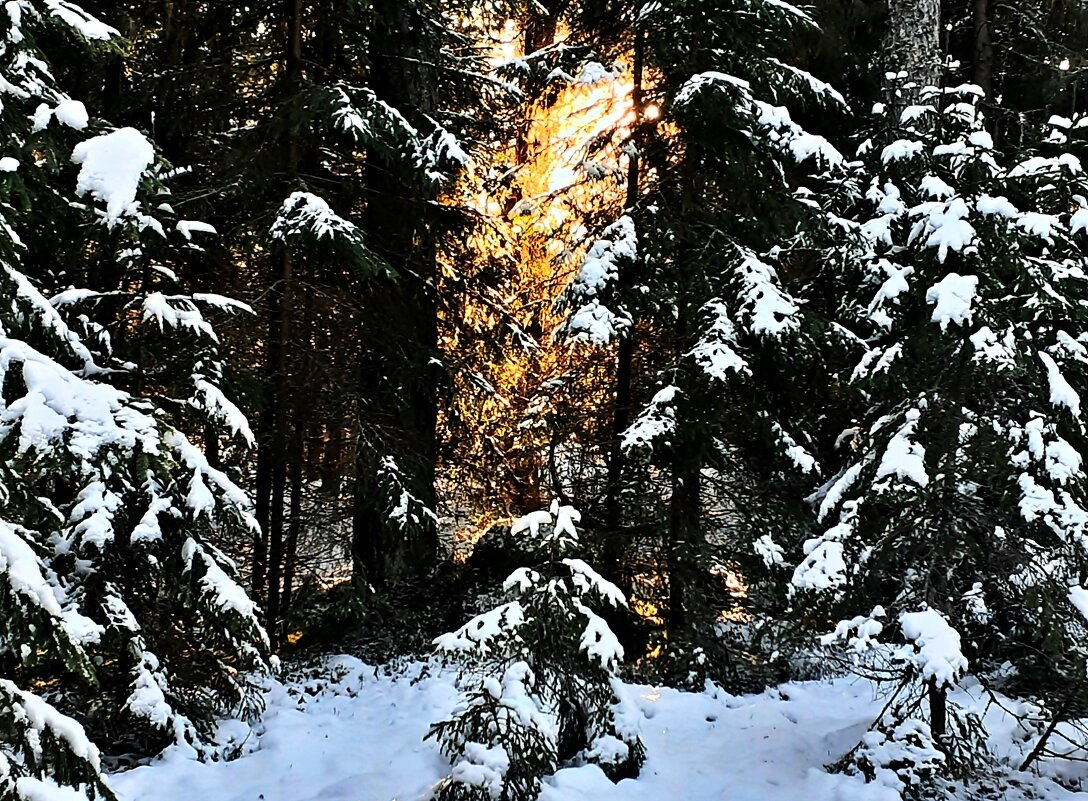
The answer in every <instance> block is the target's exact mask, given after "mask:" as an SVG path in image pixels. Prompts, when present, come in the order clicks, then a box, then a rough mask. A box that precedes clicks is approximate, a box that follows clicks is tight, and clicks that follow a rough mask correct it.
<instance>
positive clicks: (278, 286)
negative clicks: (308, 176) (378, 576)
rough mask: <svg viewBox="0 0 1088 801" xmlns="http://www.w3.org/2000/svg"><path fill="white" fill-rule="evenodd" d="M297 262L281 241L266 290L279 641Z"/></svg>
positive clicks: (294, 13)
mask: <svg viewBox="0 0 1088 801" xmlns="http://www.w3.org/2000/svg"><path fill="white" fill-rule="evenodd" d="M284 16H285V20H284V22H285V24H284V29H285V33H286V43H285V47H284V53H283V59H284V73H283V94H284V96H285V97H286V98H287V99H288V102H287V108H288V110H289V113H290V112H291V111H292V110H293V109H294V103H293V102H292V101H293V100H294V98H295V96H296V95H297V94H298V92H299V91H301V88H302V87H301V79H302V0H285V2H284ZM287 125H288V134H287V139H286V141H285V142H284V144H283V148H284V149H283V166H284V175H285V177H286V178H287V182H288V184H287V186H286V187H285V188H286V189H288V190H291V189H293V188H294V179H295V176H296V175H297V173H298V165H299V161H300V147H299V141H298V133H297V131H298V129H299V121H298V120H297V119H295V118H294V116H293V114H292V116H290V117H289V118H288V120H287ZM294 283H295V266H294V258H293V257H292V255H291V251H290V249H289V248H288V247H287V245H286V244H285V245H284V246H283V252H282V253H281V255H280V262H279V271H278V275H277V276H276V280H275V281H274V282H273V291H272V292H271V293H270V305H269V313H270V321H269V323H270V324H269V332H268V341H269V365H270V366H271V367H272V370H271V372H270V374H269V377H270V378H271V392H270V395H271V399H272V402H271V412H272V413H271V418H272V431H271V438H270V440H271V441H270V442H269V443H268V447H269V448H270V449H271V482H270V483H271V488H270V498H269V502H270V510H269V514H268V571H267V580H268V602H267V607H266V609H265V625H266V626H267V628H268V630H269V631H271V632H273V635H272V636H273V639H274V640H275V639H277V635H276V632H277V631H278V627H279V616H280V589H281V588H280V578H281V576H282V573H283V522H284V514H283V512H284V509H283V504H284V501H285V490H286V484H287V450H288V447H289V445H288V443H289V441H290V439H289V426H288V420H287V403H288V400H287V382H288V380H289V376H290V366H289V365H288V350H289V344H290V341H291V323H292V319H291V318H292V312H293V309H294V301H295V299H294Z"/></svg>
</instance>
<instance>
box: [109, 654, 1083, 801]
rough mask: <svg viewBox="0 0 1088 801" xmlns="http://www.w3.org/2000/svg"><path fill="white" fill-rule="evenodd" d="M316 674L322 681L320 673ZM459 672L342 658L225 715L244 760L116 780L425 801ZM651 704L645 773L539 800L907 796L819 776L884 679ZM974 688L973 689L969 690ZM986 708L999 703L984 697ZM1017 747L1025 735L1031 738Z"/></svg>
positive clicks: (1010, 749)
mask: <svg viewBox="0 0 1088 801" xmlns="http://www.w3.org/2000/svg"><path fill="white" fill-rule="evenodd" d="M315 676H318V677H319V678H315ZM455 679H456V676H455V674H454V673H453V672H452V671H450V670H447V669H441V668H437V667H434V666H426V665H423V664H420V663H413V664H410V665H407V666H405V667H403V668H401V669H400V670H399V671H397V672H388V671H383V670H375V669H374V668H373V667H370V666H367V665H365V664H363V663H362V662H360V661H359V660H357V659H355V658H353V657H347V656H340V657H334V658H332V659H330V660H329V661H328V663H327V664H326V666H325V667H324V668H323V669H321V670H318V671H316V672H309V673H308V674H305V675H301V676H296V677H295V678H290V677H289V678H286V679H285V680H284V681H283V682H282V683H280V682H276V683H272V684H271V685H270V686H269V687H268V689H267V695H268V708H267V711H266V713H265V715H264V717H263V719H262V720H261V721H260V722H259V723H257V724H255V725H253V726H249V725H246V724H244V723H241V722H239V721H226V722H224V723H223V724H222V726H221V730H220V741H221V743H222V745H223V747H224V749H225V750H226V751H233V752H234V753H237V754H240V757H239V758H237V759H234V760H231V761H220V762H204V763H202V762H199V761H196V759H195V758H194V755H193V754H192V753H191V752H187V751H186V750H184V749H181V748H178V747H174V748H172V749H170V750H168V751H167V752H166V753H164V754H163V755H162V756H161V757H160V758H159V759H157V760H155V761H154V762H153V763H152V764H150V765H147V766H143V767H138V768H135V769H132V770H129V771H127V772H124V773H118V774H115V775H113V776H112V777H111V782H110V783H111V785H112V786H113V788H114V789H115V791H116V792H117V793H118V795H119V797H120V799H121V801H151V800H152V799H154V801H192V800H193V799H197V800H198V801H422V800H423V799H427V798H429V797H430V795H431V793H432V791H433V788H434V787H435V785H436V784H437V783H438V782H439V781H440V780H441V778H442V777H443V776H444V775H445V774H446V772H447V771H448V769H449V765H448V764H447V763H446V761H445V760H444V759H443V758H442V756H441V755H440V754H439V752H438V749H437V746H436V745H435V743H434V741H433V740H428V741H426V742H425V741H424V740H423V737H424V735H425V734H426V733H427V729H428V726H429V724H430V723H431V722H433V721H437V720H441V719H442V718H444V717H446V716H447V715H448V714H449V713H450V711H451V710H452V708H453V706H454V705H455V703H456V701H457V696H458V693H457V689H456V686H455ZM631 690H632V691H633V693H634V696H635V698H636V699H637V703H638V705H639V707H640V709H641V710H642V714H643V720H642V737H643V741H644V742H645V744H646V750H647V759H646V764H645V766H644V767H643V770H642V773H641V775H640V776H639V778H638V779H628V780H624V781H622V782H620V783H619V784H615V785H614V784H612V783H611V782H610V781H609V780H608V779H607V778H605V776H604V774H603V773H602V772H601V771H600V770H599V769H598V768H597V767H595V766H581V767H569V768H565V769H563V770H560V771H559V772H558V773H556V774H555V775H554V776H552V777H551V778H549V779H548V780H547V781H546V783H545V786H544V789H543V792H542V794H541V801H651V799H652V800H653V801H659V800H660V799H669V801H723V799H727V800H728V801H898V799H899V797H900V796H899V793H898V792H896V791H894V790H893V789H891V788H890V787H886V786H882V785H879V784H864V783H863V782H862V781H861V780H860V779H859V778H856V777H846V776H839V775H829V774H827V773H826V772H824V771H823V770H822V769H821V766H823V765H824V764H826V763H828V762H831V761H834V760H835V759H837V758H839V757H840V756H842V755H843V754H844V753H846V752H847V751H848V750H849V749H850V748H851V747H852V746H853V745H854V744H855V743H856V742H857V741H858V739H859V738H860V737H861V736H862V735H863V734H864V733H865V731H866V729H867V727H868V726H869V724H870V723H871V721H872V720H873V718H874V717H875V716H876V715H877V714H878V712H879V711H880V709H881V706H882V699H881V693H880V691H879V689H878V688H876V687H875V686H874V685H872V684H869V683H867V682H864V681H860V680H855V679H850V680H848V679H838V680H833V681H825V682H805V683H791V684H786V685H782V686H781V687H778V688H775V689H772V690H768V691H767V692H765V693H762V694H760V695H746V696H733V695H729V694H728V693H725V692H723V691H721V690H718V689H715V688H712V687H708V689H707V690H705V691H704V692H702V693H687V692H680V691H677V690H672V689H658V688H653V687H646V686H632V687H631ZM967 692H968V693H969V692H970V691H967ZM978 703H979V704H980V705H981V706H987V705H986V703H985V702H984V701H983V700H982V698H981V697H980V698H979V699H978ZM986 722H987V726H988V728H989V730H990V732H991V736H992V738H993V746H994V748H995V750H996V751H997V752H998V753H999V754H1002V753H1003V754H1005V755H1006V756H1007V757H1008V761H1009V762H1010V764H1016V762H1017V759H1016V757H1017V756H1018V755H1019V754H1022V753H1024V752H1026V751H1027V750H1028V749H1029V748H1030V747H1031V745H1032V742H1031V740H1030V738H1026V739H1025V738H1018V737H1017V736H1016V728H1015V725H1014V724H1013V722H1012V721H1011V719H1008V718H1007V717H1006V716H1005V715H1004V713H1002V712H1001V711H1000V710H999V709H996V708H995V707H993V706H988V707H987V712H986ZM1019 740H1023V741H1022V742H1020V741H1019ZM1042 767H1043V770H1044V772H1045V773H1046V774H1047V775H1045V776H1040V775H1038V774H1035V775H1033V776H1031V777H1029V778H1028V780H1027V781H1026V783H1025V784H1024V785H1023V786H1021V787H1019V788H1012V787H1003V788H1001V789H996V790H995V791H994V792H995V794H994V795H991V796H989V797H991V798H1005V799H1026V798H1039V799H1047V801H1059V800H1060V799H1088V789H1086V790H1085V791H1083V792H1073V791H1070V790H1067V789H1065V788H1063V787H1062V786H1059V785H1058V784H1057V783H1055V782H1054V781H1053V780H1052V778H1050V777H1059V776H1060V777H1061V778H1062V779H1063V784H1065V785H1066V786H1067V787H1068V786H1078V784H1079V782H1078V780H1079V779H1080V778H1081V777H1082V776H1083V778H1084V779H1085V783H1084V787H1085V788H1088V767H1086V766H1085V765H1084V764H1077V763H1073V762H1066V761H1061V762H1057V763H1054V762H1052V763H1049V764H1046V763H1044V764H1043V766H1042Z"/></svg>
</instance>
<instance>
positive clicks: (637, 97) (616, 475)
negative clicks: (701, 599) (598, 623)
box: [604, 34, 645, 592]
mask: <svg viewBox="0 0 1088 801" xmlns="http://www.w3.org/2000/svg"><path fill="white" fill-rule="evenodd" d="M643 60H644V59H643V41H642V36H641V34H636V35H635V43H634V53H633V58H632V69H631V81H632V83H631V107H632V109H633V112H634V115H635V120H636V126H635V129H634V133H633V134H632V137H633V140H634V144H635V150H632V151H631V153H630V155H629V156H628V158H629V161H628V162H627V196H626V197H625V198H624V204H623V205H624V210H625V211H627V212H630V211H631V210H632V209H634V207H635V206H636V205H637V204H638V200H639V189H640V186H639V169H640V163H639V153H638V149H637V148H638V147H639V146H640V145H641V139H642V138H641V137H640V136H639V132H640V131H641V130H642V126H643V125H644V124H645V120H644V119H643V115H644V109H643V99H642V78H643ZM625 278H627V276H624V275H622V273H621V275H620V276H619V279H618V280H619V281H623V280H624V279H625ZM634 336H635V332H634V330H631V331H628V332H627V336H625V337H624V338H623V339H621V340H620V343H619V347H618V348H617V352H616V384H615V401H614V406H613V408H612V430H611V443H610V445H609V454H608V486H607V490H606V491H607V496H606V502H605V526H606V528H607V532H606V535H605V536H606V541H605V553H604V563H605V565H606V566H608V567H612V568H613V569H615V570H616V575H621V574H622V573H623V571H622V570H620V569H619V568H620V561H621V558H622V555H623V551H624V545H625V543H623V542H622V540H621V535H620V531H621V528H622V523H623V508H622V505H621V503H620V494H621V492H622V490H623V487H622V481H623V448H622V447H621V440H622V438H623V432H624V431H626V430H627V428H628V426H629V425H630V424H631V380H632V377H633V362H634V355H635V343H634ZM621 584H622V585H623V589H624V590H625V591H628V592H629V591H630V586H629V584H630V582H628V581H621Z"/></svg>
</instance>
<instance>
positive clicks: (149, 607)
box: [0, 0, 268, 797]
mask: <svg viewBox="0 0 1088 801" xmlns="http://www.w3.org/2000/svg"><path fill="white" fill-rule="evenodd" d="M115 36H116V32H115V31H113V29H111V28H109V27H108V26H106V25H105V24H103V23H101V22H98V21H97V20H95V19H93V18H91V17H89V16H88V15H86V14H84V13H83V12H82V11H81V10H80V9H78V8H77V7H76V6H74V5H72V4H70V3H62V2H41V3H39V2H32V1H31V0H18V2H12V3H7V4H5V6H4V8H3V10H0V74H2V76H3V82H2V90H0V93H2V94H0V101H2V103H3V106H2V110H0V136H2V140H0V141H2V147H3V153H2V163H0V166H2V168H3V171H4V172H3V174H2V177H0V214H2V216H3V225H2V226H0V296H2V298H3V302H2V303H0V387H2V407H0V408H2V412H0V610H2V614H0V674H2V675H3V677H4V678H5V681H7V682H9V683H11V686H10V687H9V688H8V689H9V693H8V694H9V695H13V697H15V695H14V694H16V693H18V692H20V690H21V691H22V693H23V695H21V696H19V699H17V700H18V702H19V704H20V705H21V708H22V709H24V710H27V711H26V712H25V713H23V712H19V711H18V710H19V708H20V707H19V706H17V707H16V708H15V711H14V712H13V713H12V718H11V720H12V721H13V722H11V723H10V725H4V726H3V727H0V751H2V752H3V754H4V757H5V758H6V759H7V761H8V765H9V768H10V770H9V772H8V774H6V775H8V776H10V777H15V778H16V779H17V778H18V777H19V776H20V775H24V776H29V777H32V778H34V777H36V778H38V779H41V780H45V781H48V780H53V781H57V782H61V783H64V784H68V785H72V786H79V785H86V787H87V788H88V791H89V792H91V793H92V794H93V793H94V792H95V790H94V786H93V782H91V778H89V777H93V775H94V773H95V771H96V770H97V767H96V764H97V756H96V752H95V750H94V749H93V747H89V746H87V745H86V744H85V743H83V742H82V741H81V739H80V733H79V726H78V725H76V724H74V723H72V722H71V721H67V719H65V718H63V717H61V716H60V715H58V714H56V713H54V712H42V711H41V710H43V709H45V708H46V707H43V706H42V705H41V704H42V703H43V702H42V701H41V699H35V698H34V697H33V696H30V695H27V694H26V691H27V690H28V689H29V688H31V687H39V686H40V687H42V688H45V689H43V691H42V695H43V697H44V699H45V701H47V702H48V703H49V704H51V705H52V706H53V707H55V708H56V709H58V710H60V712H63V713H65V714H68V715H71V716H72V717H74V718H77V719H78V720H79V721H80V723H82V724H83V725H84V726H86V727H87V728H88V729H89V731H90V732H91V734H92V736H93V737H94V738H95V739H98V740H99V741H100V742H101V743H102V744H104V745H109V746H110V747H111V749H118V750H122V751H140V752H145V753H146V752H153V751H154V750H157V749H158V748H161V747H162V746H163V745H165V744H168V743H170V742H182V743H184V742H189V743H194V744H196V743H199V741H200V740H201V737H202V735H203V734H206V733H208V731H209V728H210V726H211V725H212V723H213V721H214V719H215V718H216V716H217V715H218V714H219V713H221V712H226V711H236V712H239V713H242V714H245V713H251V712H255V711H256V710H257V708H258V707H259V704H260V697H259V695H258V694H257V692H256V688H255V686H254V685H253V684H252V680H251V678H250V677H251V675H252V674H253V672H254V671H262V670H266V669H267V667H268V644H267V639H266V637H265V635H264V632H263V630H262V629H261V626H260V624H259V623H258V621H257V618H256V615H255V609H254V605H253V604H252V603H251V602H250V601H249V599H248V598H247V597H246V595H245V592H244V591H243V590H242V589H241V588H240V587H239V586H238V585H237V584H236V583H235V581H234V580H233V578H232V577H231V573H232V572H233V566H232V565H231V564H230V563H229V561H228V560H227V559H226V558H225V557H223V556H222V554H221V553H220V552H219V551H218V550H217V549H216V548H215V547H214V546H212V545H211V544H210V539H211V538H212V536H213V535H214V536H217V537H225V536H229V535H230V532H232V531H233V532H236V533H237V534H243V533H246V532H248V531H249V530H250V529H251V528H252V527H253V526H254V525H255V524H254V521H253V518H252V515H251V513H250V503H249V500H248V498H247V497H246V495H245V494H244V492H242V491H241V490H240V489H239V488H238V487H237V486H236V485H235V484H234V483H233V482H232V481H231V479H230V478H229V477H228V476H227V475H226V474H224V473H223V472H222V471H220V470H219V469H217V468H216V467H215V466H214V465H212V464H211V463H209V461H208V458H207V457H206V455H205V454H204V452H202V451H201V450H200V449H199V448H198V447H197V446H196V445H194V444H193V440H192V439H191V438H190V436H189V435H188V433H187V432H192V431H194V430H196V431H197V432H199V433H200V434H201V435H203V434H204V431H205V427H211V428H212V429H213V430H214V429H215V428H219V429H225V430H226V431H227V435H228V436H229V435H230V434H231V433H235V434H239V435H241V437H242V438H243V439H245V438H246V436H247V434H248V429H247V427H246V424H245V420H244V418H243V417H242V415H241V414H240V413H239V411H238V410H237V408H236V407H235V406H234V405H233V404H232V403H231V402H230V401H229V400H228V399H227V397H226V395H225V394H224V393H223V392H222V390H221V389H220V387H219V381H220V379H221V372H222V366H221V363H220V361H219V359H218V357H217V355H216V351H215V342H216V340H215V334H214V331H213V330H212V328H211V326H210V324H209V323H208V322H207V320H206V319H205V318H204V316H203V315H202V313H201V308H202V307H207V306H213V307H227V308H231V307H232V306H233V304H232V303H231V302H230V301H227V300H225V299H222V298H217V297H214V296H205V295H200V294H184V293H181V292H179V291H178V287H177V286H176V278H175V276H174V273H173V271H172V270H171V269H170V267H169V263H170V259H171V258H176V254H177V253H179V252H180V251H181V250H182V249H183V248H186V247H193V246H194V239H195V237H196V236H200V235H201V234H202V233H205V232H206V228H207V226H203V225H201V224H199V223H194V222H189V221H184V220H178V219H176V218H175V217H174V214H173V211H172V209H171V208H170V207H169V205H168V204H166V203H165V202H163V201H165V199H166V197H165V195H166V194H167V193H166V190H165V188H164V187H163V184H162V180H161V179H163V178H164V177H166V175H165V168H164V167H163V166H162V165H161V164H159V163H158V162H157V160H156V154H155V149H154V146H153V145H152V143H151V142H149V141H148V140H147V139H146V138H145V137H144V135H143V134H141V133H140V132H138V131H136V130H134V129H132V128H121V129H116V130H114V129H111V128H110V127H109V126H108V125H106V124H105V123H102V122H100V121H98V120H92V119H91V116H90V115H89V114H88V112H87V110H86V109H85V107H84V106H83V104H82V103H80V102H78V101H76V100H73V99H71V98H69V97H68V96H66V95H65V94H64V92H63V91H62V89H61V88H60V87H58V86H57V85H56V82H55V81H54V80H53V77H52V75H51V72H50V69H49V58H50V55H51V53H50V52H43V50H42V48H41V47H40V46H39V42H50V43H54V44H56V43H57V42H61V43H63V44H64V45H65V46H66V47H67V48H69V50H68V51H66V55H67V56H71V54H72V53H74V52H79V49H80V48H86V47H87V46H88V44H93V43H96V42H97V43H102V44H104V45H105V46H109V42H110V41H111V40H112V38H113V37H115ZM156 195H157V196H159V197H158V198H156ZM59 240H63V241H65V242H66V243H67V252H66V253H65V254H64V255H65V257H64V258H63V259H53V258H51V256H52V255H53V254H54V253H55V242H56V241H59ZM167 340H171V341H172V344H167ZM39 712H40V713H41V714H39ZM39 730H42V731H45V733H44V734H42V735H41V736H39V735H38V734H35V732H36V731H39ZM50 731H52V732H55V734H51V733H49V732H50ZM40 749H48V750H49V753H45V754H43V753H39V750H40ZM50 775H51V776H52V778H51V779H50V778H48V777H49V776H50ZM88 782H91V783H90V784H88ZM12 786H13V787H14V788H15V789H14V791H13V792H15V793H16V794H15V795H14V796H12V797H22V796H21V795H20V794H21V793H25V792H29V790H24V789H19V786H18V782H17V781H16V784H15V785H12ZM28 786H29V785H28Z"/></svg>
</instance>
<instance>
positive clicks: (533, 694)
mask: <svg viewBox="0 0 1088 801" xmlns="http://www.w3.org/2000/svg"><path fill="white" fill-rule="evenodd" d="M580 517H581V516H580V515H579V514H578V512H577V511H576V510H574V509H573V508H571V507H568V506H560V504H559V502H558V501H555V502H553V503H552V507H551V510H550V511H537V512H532V513H530V514H529V515H526V516H525V517H523V518H521V519H520V520H517V521H515V522H514V524H513V526H511V534H512V535H514V536H521V537H523V538H526V539H528V543H529V547H528V548H527V549H526V552H527V553H533V552H535V553H536V554H537V556H538V560H537V561H536V564H534V565H532V566H529V565H527V566H524V567H521V568H518V569H517V570H515V571H514V572H513V573H512V574H511V575H510V576H509V578H507V579H506V581H505V582H504V583H503V591H504V592H505V593H506V594H507V596H508V597H509V600H508V601H507V602H505V603H503V604H501V605H500V606H497V607H495V608H494V609H491V610H489V611H487V612H484V613H482V614H480V615H477V616H476V617H474V618H473V619H472V620H470V621H469V622H468V623H466V624H465V625H464V626H462V627H461V628H460V629H458V630H457V631H454V632H450V633H448V634H444V635H442V636H441V637H439V638H438V639H436V640H435V645H437V646H438V649H439V651H440V652H442V653H444V654H445V655H447V656H449V657H453V658H457V659H460V660H462V661H463V662H464V663H465V665H466V667H467V668H468V670H469V673H470V676H471V677H472V681H471V684H470V686H469V688H468V689H467V691H466V693H465V697H464V700H463V702H462V704H461V705H460V706H459V707H458V708H457V709H456V710H455V711H454V715H453V717H452V718H450V719H449V720H446V721H442V722H440V723H436V724H435V725H434V726H432V728H431V731H430V733H429V734H428V737H436V738H437V739H438V742H439V745H440V746H441V748H442V751H443V753H444V754H446V756H448V757H449V758H450V759H451V760H452V761H453V762H454V767H453V771H452V772H451V774H450V776H449V779H448V781H447V784H446V785H445V787H444V789H443V790H442V792H441V794H440V797H441V798H444V799H450V800H451V801H452V799H481V801H482V800H483V799H489V798H491V799H494V798H502V799H507V800H508V801H531V799H534V798H536V797H537V795H538V794H539V792H540V780H541V778H543V777H544V776H546V775H548V774H550V773H553V772H554V771H555V770H557V769H558V767H559V766H560V764H562V763H563V762H566V761H568V760H571V759H574V758H576V757H580V758H582V759H584V760H587V761H589V762H593V763H595V764H598V765H600V766H601V768H602V769H603V770H604V771H605V773H606V774H608V775H609V776H610V777H612V778H613V779H614V780H616V781H618V780H619V779H621V778H627V777H631V776H634V775H637V773H638V769H639V767H640V766H641V764H642V760H643V758H644V756H645V752H644V749H643V746H642V742H641V741H640V740H639V736H638V722H637V712H636V711H635V710H634V709H633V708H632V705H631V701H630V700H629V699H628V698H627V695H626V690H625V688H624V687H623V685H622V683H621V682H620V681H619V679H618V678H617V677H616V670H617V668H618V666H619V662H620V661H621V660H622V659H623V648H622V646H620V644H619V641H618V640H617V639H616V637H615V635H614V634H613V633H612V630H611V629H610V628H609V626H608V623H607V621H606V620H605V618H603V617H601V616H600V615H599V614H598V612H597V611H595V608H596V609H597V610H601V609H602V608H607V607H614V608H619V607H626V605H627V600H626V598H625V597H624V595H623V593H622V592H621V591H620V589H619V588H618V587H616V586H615V585H614V584H612V583H611V582H609V581H607V580H606V579H604V578H602V577H601V576H600V574H598V573H597V571H595V570H594V569H593V568H592V567H590V566H589V565H588V564H587V563H586V562H585V561H583V560H582V559H578V558H575V557H574V556H573V554H574V553H576V552H577V551H578V550H579V549H580V547H579V546H580V543H579V539H578V531H577V529H576V527H575V524H576V523H577V522H578V521H579V520H580ZM565 554H571V556H565Z"/></svg>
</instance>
